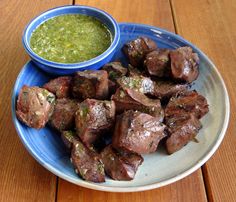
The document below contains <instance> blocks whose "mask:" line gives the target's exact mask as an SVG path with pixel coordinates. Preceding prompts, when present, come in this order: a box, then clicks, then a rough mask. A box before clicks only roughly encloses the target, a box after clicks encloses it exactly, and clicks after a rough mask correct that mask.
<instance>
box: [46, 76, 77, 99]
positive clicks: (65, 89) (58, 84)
mask: <svg viewBox="0 0 236 202" xmlns="http://www.w3.org/2000/svg"><path fill="white" fill-rule="evenodd" d="M71 80H72V77H70V76H61V77H58V78H56V79H53V80H51V81H49V82H48V83H46V84H44V86H43V88H45V89H47V90H48V91H50V92H52V93H54V94H55V95H56V97H57V98H68V97H69V96H70V87H71Z"/></svg>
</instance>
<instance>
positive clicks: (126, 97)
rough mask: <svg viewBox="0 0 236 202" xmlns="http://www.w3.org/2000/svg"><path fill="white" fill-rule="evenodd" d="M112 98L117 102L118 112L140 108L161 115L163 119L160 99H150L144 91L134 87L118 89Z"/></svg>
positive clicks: (141, 110)
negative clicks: (138, 90)
mask: <svg viewBox="0 0 236 202" xmlns="http://www.w3.org/2000/svg"><path fill="white" fill-rule="evenodd" d="M112 100H113V101H114V102H115V104H116V112H118V113H122V112H124V111H126V110H130V109H132V110H138V111H140V112H144V113H147V114H150V115H152V116H155V117H159V118H160V121H163V118H164V111H163V109H162V107H161V103H160V100H158V99H155V100H154V99H150V98H148V97H147V96H145V95H144V94H142V93H139V92H137V91H135V90H132V89H127V90H123V89H121V88H119V89H117V91H116V93H115V94H114V95H113V96H112Z"/></svg>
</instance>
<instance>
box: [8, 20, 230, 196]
mask: <svg viewBox="0 0 236 202" xmlns="http://www.w3.org/2000/svg"><path fill="white" fill-rule="evenodd" d="M120 29H121V42H120V46H119V47H118V48H117V51H116V53H115V56H114V59H120V60H122V61H123V62H126V59H125V57H124V55H123V54H122V52H121V50H120V48H121V47H122V45H123V44H124V43H126V42H127V41H129V40H132V39H134V38H137V37H138V36H143V35H144V36H147V37H150V38H151V39H153V40H154V41H156V43H157V44H158V46H159V47H161V48H171V49H173V48H176V47H179V46H185V45H190V46H192V45H191V44H190V43H188V42H187V41H185V40H183V39H182V38H180V37H178V36H176V35H174V34H171V33H169V32H166V31H164V30H161V29H158V28H154V27H150V26H144V25H138V24H121V25H120ZM192 47H193V46H192ZM193 48H194V50H195V51H196V52H197V53H198V54H199V56H200V59H201V64H200V75H199V78H198V80H197V81H196V82H195V85H193V87H192V88H193V89H196V90H198V91H199V92H200V93H201V94H202V95H204V96H205V97H206V98H207V101H208V103H209V106H210V112H209V113H208V114H207V115H206V116H205V117H204V118H203V119H201V122H202V124H203V128H202V129H201V130H200V133H199V134H198V135H197V139H198V140H199V143H195V142H190V143H189V144H188V145H187V146H185V147H184V148H183V149H182V150H180V151H179V152H177V153H175V154H173V155H167V154H166V152H165V150H164V149H163V148H162V147H160V148H159V149H158V151H157V152H155V153H153V154H149V155H145V156H144V162H143V164H142V165H141V166H140V167H139V170H138V172H137V174H136V176H135V179H134V180H132V181H127V182H125V181H114V180H111V179H110V178H107V179H106V182H105V183H101V184H95V183H90V182H85V181H83V180H81V179H80V178H79V177H78V176H77V175H76V174H75V172H74V170H73V167H72V165H71V163H70V161H69V154H68V153H67V152H66V149H65V147H64V145H63V143H62V141H61V139H60V137H59V134H58V133H57V132H56V131H54V130H52V129H50V128H49V127H46V128H44V129H41V130H35V129H32V128H28V127H26V126H25V125H24V124H22V123H20V122H19V121H18V120H17V119H16V116H15V102H16V98H17V95H18V93H19V90H20V88H21V87H22V86H23V85H24V84H25V85H29V86H34V85H39V86H40V85H42V84H44V83H45V82H47V81H48V80H49V79H51V78H52V77H51V76H49V75H48V74H46V73H45V72H42V71H41V70H40V69H38V68H36V67H35V66H34V63H32V62H29V63H27V64H26V65H25V67H24V68H23V69H22V71H21V73H20V75H19V76H18V78H17V81H16V84H15V87H14V91H13V97H12V111H13V121H14V124H15V126H16V129H17V132H18V134H19V137H20V138H21V140H22V142H23V144H24V145H25V147H26V148H27V149H28V151H29V152H30V153H31V154H32V155H33V156H34V158H35V159H36V160H37V161H38V162H39V163H41V164H42V165H43V166H44V167H45V168H47V169H48V170H50V171H51V172H53V173H54V174H56V175H58V176H60V177H61V178H63V179H65V180H68V181H70V182H73V183H75V184H78V185H81V186H84V187H88V188H92V189H97V190H103V191H113V192H130V191H141V190H147V189H153V188H157V187H160V186H164V185H167V184H169V183H172V182H174V181H177V180H179V179H181V178H183V177H185V176H187V175H189V174H190V173H192V172H193V171H195V170H196V169H198V168H199V167H200V166H201V165H202V164H203V163H205V162H206V161H207V160H208V159H209V158H210V157H211V155H212V154H213V153H214V152H215V150H216V149H217V147H218V146H219V144H220V142H221V141H222V139H223V136H224V133H225V130H226V128H227V124H228V118H229V100H228V94H227V91H226V88H225V85H224V82H223V80H222V79H221V77H220V75H219V73H218V71H217V69H216V68H215V66H214V65H213V64H212V63H211V61H210V60H209V59H208V58H207V57H206V56H205V55H204V54H203V53H202V52H201V51H200V50H198V49H197V48H196V47H193Z"/></svg>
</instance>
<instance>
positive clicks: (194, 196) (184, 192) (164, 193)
mask: <svg viewBox="0 0 236 202" xmlns="http://www.w3.org/2000/svg"><path fill="white" fill-rule="evenodd" d="M202 182H203V179H202V174H201V170H198V171H197V172H195V173H193V174H192V175H190V176H188V177H186V178H184V179H183V180H180V181H178V182H176V183H174V184H171V185H168V186H165V187H162V188H159V189H154V190H150V191H144V192H134V193H111V192H102V191H95V190H90V189H87V188H83V187H80V186H76V185H73V184H71V183H68V182H66V181H64V180H59V184H58V195H57V201H58V202H65V201H70V202H77V201H79V202H87V201H89V202H157V201H158V202H162V201H165V202H167V201H171V202H175V201H178V202H189V201H191V202H195V201H196V202H202V201H206V197H205V189H204V185H203V184H202Z"/></svg>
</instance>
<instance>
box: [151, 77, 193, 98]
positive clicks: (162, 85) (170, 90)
mask: <svg viewBox="0 0 236 202" xmlns="http://www.w3.org/2000/svg"><path fill="white" fill-rule="evenodd" d="M187 89H188V85H187V84H180V83H179V84H177V83H174V82H172V81H165V80H162V81H161V80H159V81H155V87H154V93H153V95H154V96H155V97H157V98H159V99H162V98H166V99H169V98H170V97H172V96H174V95H175V94H176V93H179V92H184V91H187Z"/></svg>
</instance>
